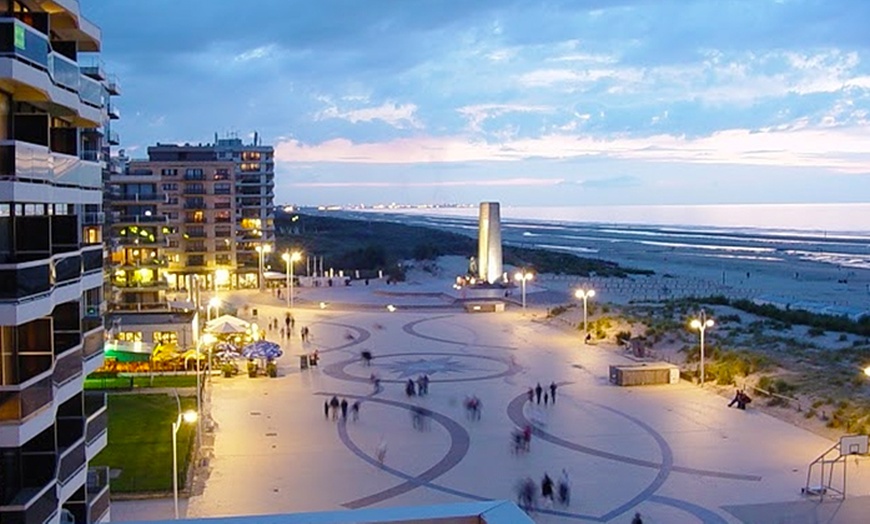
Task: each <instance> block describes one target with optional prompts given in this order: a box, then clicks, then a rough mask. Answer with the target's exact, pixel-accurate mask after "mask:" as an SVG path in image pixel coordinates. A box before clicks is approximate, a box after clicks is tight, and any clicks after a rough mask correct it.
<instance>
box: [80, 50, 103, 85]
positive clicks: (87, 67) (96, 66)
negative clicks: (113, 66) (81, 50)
mask: <svg viewBox="0 0 870 524" xmlns="http://www.w3.org/2000/svg"><path fill="white" fill-rule="evenodd" d="M79 67H80V68H81V71H82V74H83V75H87V76H89V77H91V78H93V79H94V80H99V81H101V82H102V81H103V80H105V79H106V68H105V65H104V64H103V61H102V60H100V59H99V58H97V57H95V56H88V57H82V58H81V60H80V61H79Z"/></svg>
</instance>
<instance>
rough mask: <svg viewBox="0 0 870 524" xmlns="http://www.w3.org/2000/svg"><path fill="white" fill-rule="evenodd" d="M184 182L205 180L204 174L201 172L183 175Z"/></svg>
mask: <svg viewBox="0 0 870 524" xmlns="http://www.w3.org/2000/svg"><path fill="white" fill-rule="evenodd" d="M184 179H185V180H194V181H197V180H205V173H202V172H192V173H184Z"/></svg>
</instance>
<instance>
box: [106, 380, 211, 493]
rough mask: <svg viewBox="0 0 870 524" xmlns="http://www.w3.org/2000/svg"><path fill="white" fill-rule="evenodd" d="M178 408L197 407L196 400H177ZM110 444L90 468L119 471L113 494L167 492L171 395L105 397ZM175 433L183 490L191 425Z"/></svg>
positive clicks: (193, 429)
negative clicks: (106, 467) (106, 399)
mask: <svg viewBox="0 0 870 524" xmlns="http://www.w3.org/2000/svg"><path fill="white" fill-rule="evenodd" d="M181 408H182V410H188V409H196V398H195V397H182V398H181ZM108 411H109V444H108V446H106V449H104V450H103V451H102V452H100V454H99V455H97V456H96V457H94V460H93V461H91V465H93V466H109V467H110V468H112V469H118V470H121V474H120V476H118V477H117V478H113V479H112V487H111V489H112V491H113V492H115V493H133V492H145V491H172V423H173V422H175V419H176V417H177V416H178V410H177V407H176V404H175V397H174V396H172V395H159V394H158V395H146V394H143V395H119V394H113V395H109V398H108ZM182 424H183V425H182V428H181V430H179V432H178V477H179V479H178V486H179V489H180V488H182V487H183V486H184V480H185V478H187V463H188V458H189V456H190V451H191V447H192V445H193V439H194V435H195V433H196V424H186V423H184V422H182Z"/></svg>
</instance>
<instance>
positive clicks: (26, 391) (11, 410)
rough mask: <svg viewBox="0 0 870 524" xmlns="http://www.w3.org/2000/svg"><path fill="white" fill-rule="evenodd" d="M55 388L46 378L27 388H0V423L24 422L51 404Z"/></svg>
mask: <svg viewBox="0 0 870 524" xmlns="http://www.w3.org/2000/svg"><path fill="white" fill-rule="evenodd" d="M53 398H54V387H53V386H52V381H51V377H50V376H49V377H46V378H44V379H42V380H40V381H38V382H36V383H35V384H31V385H29V386H27V387H25V388H23V389H22V388H21V387H20V386H0V422H3V421H12V422H16V421H22V420H25V419H26V418H28V417H29V416H30V415H33V414H34V413H36V412H38V411H40V410H41V409H43V408H44V407H46V406H48V405H49V404H51V401H52V399H53Z"/></svg>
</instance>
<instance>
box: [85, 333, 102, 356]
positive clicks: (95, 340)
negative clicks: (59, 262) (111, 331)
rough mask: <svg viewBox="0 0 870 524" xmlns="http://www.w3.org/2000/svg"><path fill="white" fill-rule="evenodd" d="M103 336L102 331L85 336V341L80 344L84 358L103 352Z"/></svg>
mask: <svg viewBox="0 0 870 524" xmlns="http://www.w3.org/2000/svg"><path fill="white" fill-rule="evenodd" d="M103 335H104V332H103V330H99V331H94V332H93V333H89V334H87V335H85V340H84V342H83V343H82V354H83V355H84V357H85V358H87V357H89V356H91V355H94V354H97V353H102V352H103Z"/></svg>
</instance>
